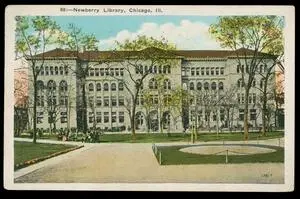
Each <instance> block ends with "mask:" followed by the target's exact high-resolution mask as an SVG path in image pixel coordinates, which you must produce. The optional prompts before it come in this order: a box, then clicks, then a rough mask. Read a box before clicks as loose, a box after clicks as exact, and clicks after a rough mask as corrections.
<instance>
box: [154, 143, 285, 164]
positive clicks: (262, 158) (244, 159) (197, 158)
mask: <svg viewBox="0 0 300 199" xmlns="http://www.w3.org/2000/svg"><path fill="white" fill-rule="evenodd" d="M249 146H255V145H251V144H249ZM260 146H263V147H265V148H271V149H275V150H276V151H275V152H271V153H261V154H253V155H229V156H228V163H265V162H284V149H283V148H282V147H277V146H266V145H260ZM185 147H187V146H159V147H157V148H158V151H160V152H161V156H162V165H182V164H224V163H225V160H226V156H225V155H201V154H192V153H185V152H181V151H179V150H180V149H181V148H185ZM158 155H159V153H157V160H159V157H158Z"/></svg>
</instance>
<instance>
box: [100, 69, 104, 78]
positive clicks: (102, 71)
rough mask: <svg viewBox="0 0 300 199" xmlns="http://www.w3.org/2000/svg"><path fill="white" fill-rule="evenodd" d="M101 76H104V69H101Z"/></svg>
mask: <svg viewBox="0 0 300 199" xmlns="http://www.w3.org/2000/svg"><path fill="white" fill-rule="evenodd" d="M100 75H101V76H104V68H100Z"/></svg>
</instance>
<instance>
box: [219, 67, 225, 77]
mask: <svg viewBox="0 0 300 199" xmlns="http://www.w3.org/2000/svg"><path fill="white" fill-rule="evenodd" d="M220 74H221V75H224V67H221V68H220Z"/></svg>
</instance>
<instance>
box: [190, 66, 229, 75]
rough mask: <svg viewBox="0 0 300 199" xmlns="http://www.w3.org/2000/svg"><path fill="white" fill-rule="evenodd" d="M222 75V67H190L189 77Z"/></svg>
mask: <svg viewBox="0 0 300 199" xmlns="http://www.w3.org/2000/svg"><path fill="white" fill-rule="evenodd" d="M200 75H201V76H204V75H224V67H201V68H200V67H191V76H200Z"/></svg>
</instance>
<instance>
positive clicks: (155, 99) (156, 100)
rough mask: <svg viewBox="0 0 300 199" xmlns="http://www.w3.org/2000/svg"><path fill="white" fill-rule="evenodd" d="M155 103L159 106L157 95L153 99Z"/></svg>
mask: <svg viewBox="0 0 300 199" xmlns="http://www.w3.org/2000/svg"><path fill="white" fill-rule="evenodd" d="M153 103H154V104H158V96H157V95H155V96H154V97H153Z"/></svg>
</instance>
